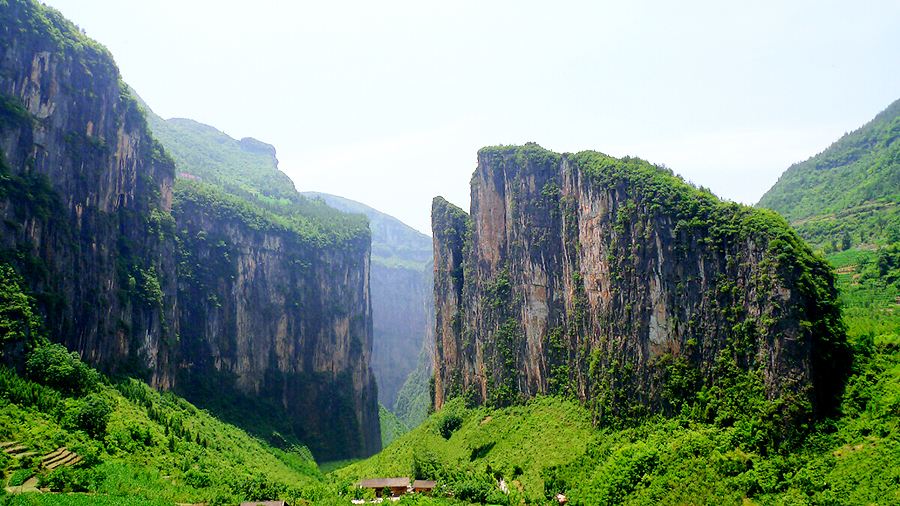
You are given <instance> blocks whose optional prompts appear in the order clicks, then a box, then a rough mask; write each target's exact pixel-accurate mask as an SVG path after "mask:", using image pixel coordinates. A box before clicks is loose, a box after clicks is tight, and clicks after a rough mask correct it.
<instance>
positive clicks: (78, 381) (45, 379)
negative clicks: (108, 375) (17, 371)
mask: <svg viewBox="0 0 900 506" xmlns="http://www.w3.org/2000/svg"><path fill="white" fill-rule="evenodd" d="M25 368H26V372H27V373H28V376H29V377H30V378H31V379H33V380H34V381H37V382H38V383H43V384H44V385H47V386H49V387H52V388H55V389H57V390H59V391H60V392H63V393H66V394H70V395H83V394H85V393H87V392H90V391H93V390H94V389H96V388H97V385H98V384H99V382H100V374H99V373H98V372H97V371H95V370H93V369H91V368H90V367H88V365H87V364H85V363H84V362H82V361H81V359H80V358H78V355H77V354H76V353H73V352H69V350H67V349H66V348H65V347H64V346H62V345H60V344H45V345H43V346H40V347H38V348H35V349H34V351H32V352H31V353H30V354H29V355H28V359H27V361H26V363H25Z"/></svg>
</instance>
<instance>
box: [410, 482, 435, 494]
mask: <svg viewBox="0 0 900 506" xmlns="http://www.w3.org/2000/svg"><path fill="white" fill-rule="evenodd" d="M435 485H436V483H435V482H434V481H433V480H416V481H414V482H413V484H412V491H413V492H415V493H417V494H426V495H431V492H432V491H433V490H434V487H435Z"/></svg>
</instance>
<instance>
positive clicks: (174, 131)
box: [142, 102, 368, 241]
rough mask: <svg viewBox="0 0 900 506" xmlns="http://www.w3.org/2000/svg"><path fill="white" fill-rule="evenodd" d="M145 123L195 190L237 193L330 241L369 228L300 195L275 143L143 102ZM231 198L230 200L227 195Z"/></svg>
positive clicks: (265, 211)
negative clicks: (163, 113)
mask: <svg viewBox="0 0 900 506" xmlns="http://www.w3.org/2000/svg"><path fill="white" fill-rule="evenodd" d="M142 105H143V107H144V110H145V113H146V115H147V123H148V124H149V126H150V130H151V131H152V132H153V135H154V137H156V138H157V139H158V140H159V142H160V143H161V144H162V145H163V147H164V148H165V149H166V151H167V152H168V153H169V154H170V155H171V156H172V158H173V159H174V161H175V166H176V168H177V171H176V172H177V176H178V178H179V179H181V180H187V181H191V182H194V183H198V184H193V185H181V186H180V187H179V188H180V189H191V190H196V189H197V188H200V187H203V188H210V187H211V186H215V187H216V188H217V189H218V190H217V191H219V192H224V193H227V194H229V195H232V196H234V197H237V198H238V199H240V200H243V201H244V202H243V203H242V204H241V206H243V207H244V208H250V207H252V208H254V211H253V212H254V213H256V214H266V215H268V216H270V217H272V218H273V219H274V220H277V221H282V222H292V223H294V224H298V223H299V224H300V225H299V228H297V227H292V228H294V229H295V230H296V231H298V233H300V234H301V235H306V234H307V233H308V232H310V233H312V235H314V236H316V238H317V240H325V241H330V240H333V239H338V240H340V239H342V238H347V237H353V236H358V235H359V234H366V233H368V230H367V225H366V220H365V219H364V218H363V217H362V216H359V215H358V214H356V215H353V214H347V213H343V212H340V211H338V210H336V209H335V208H333V207H331V206H327V205H325V204H324V203H322V202H320V201H318V200H315V199H309V198H305V197H303V196H302V195H300V194H299V193H298V192H297V190H296V189H295V188H294V183H293V182H292V181H291V179H290V178H289V177H288V176H287V174H285V173H284V172H282V171H281V170H279V169H278V160H277V159H276V158H275V148H274V147H273V146H271V145H270V144H266V143H264V142H261V141H258V140H256V139H254V138H252V137H245V138H243V139H240V140H237V139H233V138H231V137H229V136H228V135H227V134H225V133H223V132H221V131H219V130H217V129H216V128H214V127H211V126H209V125H205V124H203V123H199V122H197V121H194V120H190V119H184V118H173V119H168V120H165V119H162V118H160V117H159V116H158V115H156V114H155V113H154V112H153V111H152V110H151V109H150V107H149V106H147V104H146V103H143V102H142ZM232 200H233V199H232Z"/></svg>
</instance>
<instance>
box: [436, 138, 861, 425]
mask: <svg viewBox="0 0 900 506" xmlns="http://www.w3.org/2000/svg"><path fill="white" fill-rule="evenodd" d="M630 166H635V167H639V169H635V170H632V169H631V168H629V167H630ZM660 181H662V182H661V183H660ZM654 185H656V186H654ZM673 185H674V186H673ZM672 188H674V190H672ZM667 199H670V200H667ZM690 199H693V200H690ZM704 206H705V207H704ZM758 220H774V223H775V227H774V228H773V230H772V231H768V230H767V229H765V228H761V229H759V230H756V229H753V227H754V226H755V225H754V223H756V222H757V221H758ZM432 225H433V231H434V255H435V261H434V264H435V284H434V293H435V309H436V327H435V328H436V347H435V355H434V356H435V399H434V401H435V406H436V407H438V408H439V407H440V406H441V405H442V404H443V402H445V400H446V399H447V398H448V397H451V396H455V395H467V396H470V397H471V398H472V399H473V400H475V401H476V402H488V403H491V404H507V403H510V402H514V401H516V400H517V399H522V398H527V397H531V396H534V395H536V394H542V393H568V394H574V395H576V396H578V397H579V398H581V399H583V400H591V401H595V402H594V405H595V406H597V407H598V409H599V411H600V415H601V416H603V415H606V414H613V415H615V414H617V413H616V412H617V411H620V410H621V409H622V408H623V407H625V406H635V405H637V406H640V407H641V409H643V410H644V412H669V411H671V410H672V409H673V403H672V395H671V390H672V383H671V381H670V374H671V371H672V369H671V365H672V364H673V363H676V364H683V365H684V367H685V368H688V369H689V370H690V371H693V372H696V375H697V382H696V383H694V384H692V385H691V386H692V387H696V388H699V387H700V386H702V385H709V384H711V383H713V382H715V381H716V374H717V372H716V371H717V370H716V363H717V361H718V360H720V359H721V358H723V357H728V358H730V359H733V360H734V361H735V362H736V364H737V366H738V367H739V368H741V369H742V370H745V371H747V370H751V371H756V372H758V373H759V374H760V375H761V379H762V384H763V386H764V389H765V395H766V396H767V397H768V398H769V399H775V398H780V397H785V396H791V397H792V398H797V399H800V401H799V402H801V403H802V402H806V401H809V402H811V403H812V404H813V405H815V404H816V403H824V402H828V401H827V399H829V398H831V396H833V391H832V390H833V389H832V386H831V385H826V383H828V380H827V379H826V378H827V376H828V374H829V372H830V371H828V365H827V363H826V364H823V363H822V362H823V360H822V359H823V357H831V356H832V354H833V353H834V352H835V350H836V349H838V348H839V346H838V345H832V344H831V343H832V342H838V343H839V342H841V339H842V337H843V335H842V334H841V335H831V334H829V332H831V328H837V329H840V324H839V313H838V312H837V309H836V308H837V306H836V304H834V300H835V292H834V288H833V279H832V277H831V274H830V272H829V269H828V267H827V265H825V264H824V262H823V261H820V260H818V259H816V258H815V257H812V256H811V255H810V254H809V250H808V248H806V246H805V245H803V244H802V243H799V242H798V243H797V244H794V243H793V242H791V244H792V247H796V248H797V251H799V252H800V253H802V255H799V256H802V257H803V258H804V260H802V261H801V260H797V259H795V258H781V257H778V258H776V252H777V251H781V250H780V249H779V248H783V246H782V244H781V243H782V242H785V241H788V242H790V241H795V240H796V235H795V234H794V233H793V232H792V231H790V230H788V229H787V227H786V226H785V225H784V223H783V220H780V219H778V218H777V217H775V216H774V215H769V214H765V213H760V212H759V211H754V210H751V209H748V208H746V207H743V206H739V205H737V204H727V203H722V202H719V201H717V200H716V199H715V198H714V197H712V196H711V195H708V194H704V193H702V192H700V191H698V190H693V189H689V188H688V187H687V185H685V184H684V183H682V182H680V181H678V180H677V179H676V178H674V177H673V176H671V175H669V174H666V173H665V172H663V171H661V170H659V169H655V168H653V167H652V166H650V165H649V164H646V163H645V162H640V161H635V160H627V159H626V160H616V159H613V158H610V157H606V156H605V155H600V154H599V153H579V154H577V155H569V154H566V155H558V154H555V153H551V152H548V151H545V150H543V149H541V148H539V147H537V146H536V145H526V146H524V147H508V148H486V149H484V150H482V151H481V152H479V158H478V168H477V169H476V171H475V174H474V176H473V178H472V203H471V216H468V215H466V214H465V213H464V212H463V211H462V210H460V209H459V208H456V207H455V206H453V205H452V204H449V203H447V202H446V201H444V200H443V199H440V198H437V199H435V202H434V205H433V211H432ZM783 234H787V235H783ZM785 238H787V239H785ZM779 241H780V242H779ZM786 256H788V257H789V256H791V255H786ZM803 262H807V263H803ZM804 276H809V278H808V279H807V278H804ZM810 279H813V280H815V282H814V283H813V281H809V280H810ZM810 284H815V285H816V286H821V287H823V288H822V289H821V290H822V292H823V293H820V294H819V295H815V294H813V293H812V292H813V290H811V289H810V288H809V285H810ZM817 297H821V299H822V300H820V299H818V298H817ZM823 307H824V309H823ZM829 325H830V326H832V327H829ZM822 329H826V330H822ZM838 333H840V331H839V330H838ZM838 369H839V368H838ZM836 374H837V375H839V373H836ZM819 384H821V385H819ZM817 386H821V388H820V389H819V390H820V391H816V387H817ZM692 393H693V392H690V393H689V394H692ZM628 409H630V408H628ZM604 411H606V412H604ZM610 411H612V413H610Z"/></svg>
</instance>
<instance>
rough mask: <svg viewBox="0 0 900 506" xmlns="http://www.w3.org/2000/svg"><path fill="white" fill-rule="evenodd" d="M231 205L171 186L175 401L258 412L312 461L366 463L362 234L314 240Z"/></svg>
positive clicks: (371, 413)
mask: <svg viewBox="0 0 900 506" xmlns="http://www.w3.org/2000/svg"><path fill="white" fill-rule="evenodd" d="M240 204H241V201H240V200H237V199H235V198H234V197H231V196H228V195H226V194H223V193H219V192H216V191H215V190H214V189H213V188H211V187H205V188H204V187H203V186H201V185H198V184H196V183H190V182H187V181H179V183H178V185H177V191H176V205H175V211H174V215H175V218H176V221H177V223H178V229H179V245H180V248H179V268H178V269H179V271H178V272H179V283H178V295H179V304H180V312H181V342H180V350H181V354H180V356H179V358H180V361H181V365H182V369H181V370H180V371H179V375H178V385H179V387H178V388H179V390H180V391H182V392H183V393H184V394H185V395H186V396H187V397H188V398H192V399H197V400H198V402H200V403H201V405H202V404H206V403H209V402H210V401H213V402H214V401H215V399H214V397H216V396H220V395H221V394H222V392H223V391H225V390H227V391H229V392H231V393H232V395H233V396H234V395H236V396H240V397H243V398H244V400H245V401H247V400H250V401H252V402H249V403H246V404H247V406H248V410H255V409H256V410H258V409H261V408H262V409H266V407H270V408H271V410H270V411H269V412H268V413H266V416H268V417H271V418H284V419H285V420H286V421H288V422H289V423H288V426H289V427H290V428H291V429H292V431H293V433H294V434H296V436H297V437H298V438H299V439H300V440H301V441H303V442H304V443H305V444H307V445H308V446H309V447H310V449H311V450H312V451H313V453H314V454H315V456H316V458H318V459H329V460H330V459H340V458H348V457H354V456H360V455H371V454H372V453H375V452H377V451H378V450H379V449H380V441H381V439H380V436H379V434H380V432H379V426H378V406H377V393H376V387H375V379H374V377H373V375H372V372H371V370H370V368H369V361H370V357H371V350H372V309H371V302H370V299H369V237H368V235H366V234H360V235H356V236H353V237H351V238H348V239H346V240H333V241H328V242H325V241H314V240H312V239H310V238H307V237H303V236H302V235H300V234H298V233H297V232H296V231H294V230H291V229H290V228H288V227H284V226H282V225H279V224H278V223H276V222H273V221H271V220H270V217H267V216H265V215H264V214H261V213H260V214H252V211H251V209H250V208H244V207H241V205H240ZM239 416H246V417H248V419H249V418H251V417H256V416H259V414H256V413H244V414H240V415H239ZM275 425H276V426H277V424H275Z"/></svg>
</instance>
